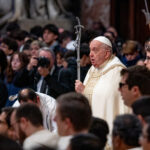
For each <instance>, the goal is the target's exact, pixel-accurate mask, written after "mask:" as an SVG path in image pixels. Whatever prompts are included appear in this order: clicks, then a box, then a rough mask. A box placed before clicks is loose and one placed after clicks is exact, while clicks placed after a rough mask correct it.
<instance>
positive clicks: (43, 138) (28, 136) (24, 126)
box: [11, 104, 57, 150]
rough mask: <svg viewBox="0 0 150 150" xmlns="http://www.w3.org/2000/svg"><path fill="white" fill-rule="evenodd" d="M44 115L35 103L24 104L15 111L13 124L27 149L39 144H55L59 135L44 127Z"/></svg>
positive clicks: (12, 116) (12, 117) (12, 118)
mask: <svg viewBox="0 0 150 150" xmlns="http://www.w3.org/2000/svg"><path fill="white" fill-rule="evenodd" d="M42 124H43V117H42V113H41V111H40V109H39V108H38V106H36V105H35V104H23V105H21V106H20V107H18V108H17V109H16V110H15V111H13V113H12V115H11V125H12V127H13V128H14V129H15V131H16V134H17V135H18V138H19V141H20V144H23V148H24V149H25V150H29V149H33V148H36V147H39V146H41V145H42V146H48V147H49V146H50V147H51V146H52V147H53V146H55V145H56V141H57V135H55V134H52V133H51V132H49V131H48V130H46V129H44V128H43V125H42Z"/></svg>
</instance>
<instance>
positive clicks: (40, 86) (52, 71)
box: [31, 48, 71, 98]
mask: <svg viewBox="0 0 150 150" xmlns="http://www.w3.org/2000/svg"><path fill="white" fill-rule="evenodd" d="M39 58H46V59H47V60H48V61H49V64H48V65H47V66H42V65H41V64H39V65H38V66H37V73H36V74H34V77H33V78H32V79H35V80H32V81H31V83H33V82H34V83H33V85H34V89H35V90H36V91H37V92H41V93H45V94H48V95H50V96H52V97H54V98H57V97H58V96H59V95H61V94H63V93H67V92H69V91H71V89H70V88H69V87H67V86H65V85H64V84H63V83H62V82H61V79H58V75H59V68H58V67H57V66H55V54H54V52H53V51H51V50H50V49H48V48H41V49H40V52H39ZM62 80H63V79H62Z"/></svg>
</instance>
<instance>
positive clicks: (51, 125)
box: [14, 88, 56, 132]
mask: <svg viewBox="0 0 150 150" xmlns="http://www.w3.org/2000/svg"><path fill="white" fill-rule="evenodd" d="M18 101H19V103H20V104H24V103H33V104H36V105H37V106H38V107H39V108H40V110H41V112H42V115H43V126H44V127H45V128H46V129H48V130H50V131H51V132H54V131H56V124H55V122H54V121H53V119H54V116H55V110H56V100H55V99H54V98H52V97H51V96H48V95H46V94H43V93H36V92H35V91H34V90H32V89H30V88H25V89H22V90H20V91H19V93H18ZM17 103H18V102H16V103H15V104H14V106H18V104H17Z"/></svg>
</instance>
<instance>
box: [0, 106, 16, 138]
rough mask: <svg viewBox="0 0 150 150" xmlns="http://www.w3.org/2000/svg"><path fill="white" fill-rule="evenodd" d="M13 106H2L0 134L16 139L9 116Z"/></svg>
mask: <svg viewBox="0 0 150 150" xmlns="http://www.w3.org/2000/svg"><path fill="white" fill-rule="evenodd" d="M14 109H15V108H12V107H3V108H2V110H1V114H0V134H1V135H3V136H6V137H8V138H11V139H12V140H16V139H17V137H16V134H15V132H14V130H13V129H12V127H11V123H10V117H11V114H12V112H13V111H14Z"/></svg>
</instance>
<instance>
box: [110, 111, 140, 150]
mask: <svg viewBox="0 0 150 150" xmlns="http://www.w3.org/2000/svg"><path fill="white" fill-rule="evenodd" d="M141 132H142V125H141V123H140V121H139V120H138V118H137V117H136V116H134V115H131V114H125V115H119V116H117V117H116V118H115V120H114V123H113V130H112V144H113V150H127V149H130V150H131V149H134V148H136V149H140V144H139V137H140V134H141Z"/></svg>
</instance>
